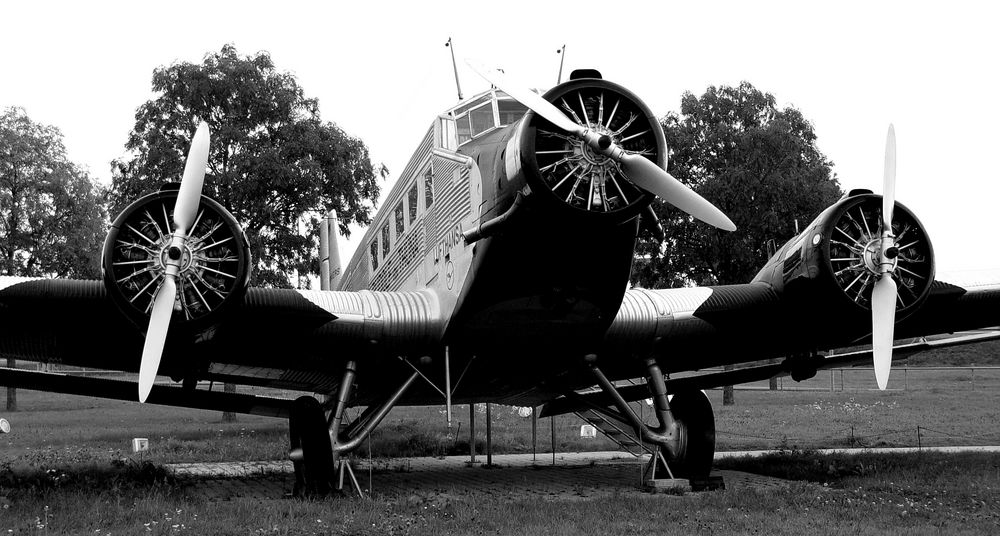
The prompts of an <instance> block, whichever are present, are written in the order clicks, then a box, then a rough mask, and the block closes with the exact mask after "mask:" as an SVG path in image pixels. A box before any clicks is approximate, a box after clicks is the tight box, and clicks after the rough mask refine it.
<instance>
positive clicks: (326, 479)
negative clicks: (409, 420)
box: [289, 361, 419, 496]
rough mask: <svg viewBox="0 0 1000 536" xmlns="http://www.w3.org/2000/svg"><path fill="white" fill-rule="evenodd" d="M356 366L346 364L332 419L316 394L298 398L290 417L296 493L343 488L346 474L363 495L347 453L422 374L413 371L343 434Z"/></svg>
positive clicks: (331, 415)
mask: <svg viewBox="0 0 1000 536" xmlns="http://www.w3.org/2000/svg"><path fill="white" fill-rule="evenodd" d="M356 370H357V369H356V365H355V363H354V362H353V361H349V362H348V363H347V365H346V366H345V368H344V375H343V378H342V379H341V382H340V389H339V391H338V392H337V401H336V405H335V406H334V408H333V412H332V413H331V414H330V419H329V421H327V420H326V418H325V417H324V415H323V410H322V407H321V406H320V404H319V402H317V401H316V399H315V398H313V397H311V396H304V397H301V398H299V399H298V400H296V401H295V404H294V406H293V408H292V414H291V416H290V419H289V434H290V436H291V454H290V457H291V458H292V462H293V465H294V466H295V489H294V494H295V495H296V496H302V495H305V496H322V495H326V494H329V493H330V492H331V491H332V490H338V491H343V489H344V477H345V475H346V476H347V477H349V479H350V481H351V484H352V485H353V488H354V490H355V491H356V492H357V493H358V494H359V495H361V494H362V490H361V486H360V485H358V481H357V479H356V478H355V477H354V470H353V469H352V468H351V466H350V462H349V461H348V460H346V459H344V455H346V454H349V453H351V452H353V451H354V449H356V448H358V447H359V446H360V445H361V443H362V442H363V441H364V440H365V439H366V438H367V437H368V436H369V435H370V434H371V433H372V431H373V430H374V429H375V427H376V426H378V424H379V423H380V422H382V419H384V418H385V416H386V415H387V414H388V413H389V410H391V409H392V408H393V407H394V406H395V405H396V402H398V401H399V399H400V397H402V396H403V393H405V392H406V390H407V389H408V388H409V387H410V385H412V384H413V381H414V380H416V379H417V377H418V376H419V372H416V371H414V372H413V374H411V375H410V376H409V377H408V378H407V379H406V380H405V381H404V382H403V383H402V384H401V385H400V386H399V387H398V388H397V389H396V391H395V392H394V393H393V394H392V395H391V396H389V398H388V399H386V400H385V401H383V402H382V404H380V405H377V406H376V405H372V406H369V407H368V408H367V409H366V410H365V412H364V413H362V414H361V416H360V417H359V418H358V419H357V420H356V421H355V422H354V423H352V425H351V426H350V427H348V428H347V431H346V433H343V434H342V433H341V431H340V430H341V425H342V424H343V422H344V414H345V413H346V411H347V406H348V403H349V402H350V400H351V392H352V390H353V388H354V380H355V376H356Z"/></svg>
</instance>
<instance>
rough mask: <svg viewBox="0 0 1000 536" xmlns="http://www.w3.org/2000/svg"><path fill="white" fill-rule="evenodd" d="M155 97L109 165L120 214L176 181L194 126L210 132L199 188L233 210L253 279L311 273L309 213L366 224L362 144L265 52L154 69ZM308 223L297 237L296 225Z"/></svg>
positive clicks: (269, 281)
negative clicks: (323, 115) (332, 213)
mask: <svg viewBox="0 0 1000 536" xmlns="http://www.w3.org/2000/svg"><path fill="white" fill-rule="evenodd" d="M153 91H155V92H157V93H158V94H159V96H157V97H156V98H154V99H153V100H150V101H148V102H146V103H145V104H143V105H142V106H141V107H139V109H138V111H137V112H136V124H135V127H134V129H133V130H132V132H131V134H130V135H129V139H128V142H127V143H126V146H125V147H126V149H127V150H128V151H129V155H128V157H126V158H124V159H122V160H117V161H115V162H114V165H113V168H114V170H113V180H112V202H113V205H114V209H115V210H116V211H117V210H121V209H122V208H124V207H125V205H126V204H127V203H129V202H131V201H133V200H134V199H135V198H137V197H138V196H139V195H141V194H143V193H145V192H148V191H152V190H155V189H156V188H158V187H159V186H160V185H161V184H162V183H163V182H167V181H177V180H180V178H181V176H182V175H183V172H184V162H185V157H186V155H187V151H188V146H189V144H190V140H191V138H192V137H193V134H194V130H195V127H196V126H197V123H198V122H199V121H201V120H204V121H206V122H208V124H209V126H210V127H211V130H212V144H211V151H210V153H209V160H208V174H207V175H206V177H205V187H204V193H205V194H206V195H209V196H211V197H214V198H215V199H217V200H218V201H219V202H220V203H222V204H223V205H224V206H226V208H228V209H229V210H230V211H232V213H233V215H234V216H235V217H236V219H237V220H239V222H240V224H241V225H242V226H243V228H244V230H245V231H246V234H247V238H248V240H249V241H250V249H251V252H252V254H253V257H254V259H255V262H256V266H255V269H254V276H253V280H252V284H255V285H261V284H263V285H272V286H278V287H287V286H289V283H288V274H290V273H292V272H293V271H294V270H299V271H300V272H304V271H311V272H315V271H318V270H317V267H316V266H314V265H315V262H316V261H315V257H316V256H315V255H314V254H313V251H314V248H315V247H317V244H318V242H317V235H318V232H317V231H316V230H317V229H318V227H317V224H318V215H319V214H322V213H323V212H325V211H326V210H328V209H335V210H336V211H337V214H338V215H339V216H340V218H341V231H342V232H344V233H345V234H346V233H347V224H348V223H349V222H352V221H353V222H355V223H358V224H361V225H365V224H368V223H369V221H370V219H369V212H370V210H371V206H372V202H373V201H374V200H375V199H377V197H378V185H377V183H376V175H378V174H380V173H381V174H382V175H384V174H385V173H386V170H385V168H384V167H379V168H376V167H375V166H373V165H372V163H371V161H370V159H369V156H368V148H367V147H366V146H365V144H364V143H363V142H362V141H361V140H359V139H357V138H352V137H350V136H348V135H347V134H345V133H344V132H343V131H342V130H340V129H339V128H338V127H337V126H336V125H334V124H332V123H328V122H323V121H322V120H321V119H320V114H319V103H318V101H317V100H316V99H309V98H306V97H305V96H304V94H303V91H302V88H301V87H299V85H298V83H297V81H296V79H295V77H294V76H293V75H292V74H289V73H286V72H279V71H278V70H277V69H276V68H275V66H274V63H273V62H272V61H271V57H270V56H269V55H268V54H267V53H266V52H259V53H257V54H255V55H252V56H246V57H241V56H240V55H239V54H238V53H237V51H236V49H235V47H233V46H232V45H226V46H224V47H222V50H221V51H220V52H218V53H212V54H208V55H206V56H205V59H204V61H203V62H202V63H201V64H192V63H175V64H173V65H169V66H166V67H160V68H157V69H156V70H154V71H153ZM303 219H307V220H309V222H310V225H311V229H310V232H309V233H308V236H302V234H303V233H302V232H300V230H299V221H301V220H303Z"/></svg>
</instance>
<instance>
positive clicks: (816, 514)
mask: <svg viewBox="0 0 1000 536" xmlns="http://www.w3.org/2000/svg"><path fill="white" fill-rule="evenodd" d="M869 372H870V371H869ZM854 373H855V372H853V371H852V372H849V373H848V374H847V375H846V376H847V381H846V384H845V385H844V389H845V390H840V387H839V384H836V385H835V388H834V390H832V391H831V390H830V389H829V387H830V382H829V377H827V378H825V381H822V380H824V378H821V377H819V378H817V379H814V380H812V381H813V382H817V381H819V382H820V384H822V385H825V387H826V389H825V390H823V389H822V388H821V387H818V386H817V384H812V385H810V384H808V383H807V384H806V385H798V384H797V385H796V387H799V388H800V389H799V390H791V389H790V388H791V387H793V386H792V385H791V384H790V383H786V384H784V385H783V387H784V388H785V390H781V391H768V390H760V389H751V390H738V391H737V392H736V402H737V403H736V405H734V406H723V405H722V404H721V392H719V391H710V392H709V396H710V397H711V399H712V401H713V404H715V408H716V419H717V427H718V439H719V449H720V450H732V449H758V448H773V447H785V448H786V451H785V454H784V455H783V457H778V458H774V457H771V458H758V459H735V460H727V461H725V462H722V463H724V464H726V467H728V468H731V469H738V470H744V471H752V472H760V473H762V474H770V475H774V476H779V477H781V478H786V479H790V480H792V481H793V482H792V483H791V484H790V485H789V486H787V487H781V488H775V489H771V488H769V489H766V490H749V491H748V490H743V491H742V492H738V493H737V492H733V491H726V492H713V493H705V494H690V495H686V496H683V497H674V496H665V495H645V494H636V493H630V494H622V495H620V496H619V495H617V494H615V495H611V496H608V497H605V498H602V499H579V500H568V499H550V498H546V497H540V496H538V495H537V494H531V493H525V492H520V491H517V490H513V491H497V492H495V493H492V494H489V495H486V496H475V497H465V496H458V497H452V498H449V499H441V498H440V497H435V496H433V495H426V494H422V493H421V491H420V490H414V492H413V493H411V494H407V495H405V496H378V497H375V498H373V499H371V500H358V499H338V500H330V501H319V502H310V501H294V500H259V499H255V500H245V499H235V500H231V501H222V502H209V501H208V500H206V499H205V498H203V497H198V496H190V495H188V494H187V493H186V491H185V489H186V488H185V487H184V486H180V485H179V484H178V483H177V482H176V481H175V480H174V479H173V478H172V477H171V476H170V475H169V474H167V473H166V472H165V471H164V470H163V469H162V467H161V466H160V464H162V463H167V462H182V461H229V460H258V459H260V460H263V459H283V458H284V457H285V456H286V453H287V448H288V446H287V437H286V433H287V432H286V423H285V422H284V421H282V420H278V419H270V418H263V417H253V416H240V417H239V420H238V421H237V422H236V423H223V422H221V414H220V413H218V412H208V411H195V410H184V409H176V408H164V407H157V406H150V405H144V406H140V405H138V404H135V403H128V402H118V401H108V400H101V399H92V398H82V397H71V396H64V395H56V394H50V393H37V392H32V391H25V390H21V391H19V393H18V395H19V402H20V406H21V408H22V411H19V412H16V413H9V414H6V415H3V416H4V417H6V418H7V419H8V420H10V421H11V424H12V433H10V434H6V435H2V436H0V534H3V533H4V532H8V533H20V534H123V533H124V534H139V533H150V534H172V533H177V532H190V533H193V534H486V533H489V534H522V533H549V534H583V535H586V534H602V535H603V534H606V533H612V534H617V533H632V534H653V533H655V534H670V533H677V534H691V533H698V534H714V533H759V534H772V533H775V534H777V533H787V534H801V533H817V532H821V533H830V534H837V533H843V534H906V535H907V536H911V535H913V534H931V533H947V534H962V533H966V534H991V533H993V534H995V533H997V532H998V531H1000V512H998V509H997V508H998V506H997V505H1000V493H998V490H1000V469H998V467H1000V457H998V456H996V455H983V454H980V455H962V456H946V455H935V454H926V453H925V454H920V455H913V456H884V455H872V454H868V455H862V456H825V457H824V456H819V455H816V454H814V453H809V452H804V451H803V450H802V449H808V448H813V447H836V446H850V445H869V446H874V445H893V446H909V445H916V444H917V441H918V431H917V430H918V427H920V432H919V434H920V438H919V441H920V442H921V444H923V445H960V444H997V443H998V442H1000V434H998V427H997V422H998V418H1000V389H993V388H983V387H982V385H981V384H980V385H979V386H977V387H976V388H975V389H973V387H972V385H971V383H970V382H969V381H968V380H963V379H962V378H963V374H966V372H955V371H937V372H935V371H924V372H921V373H920V374H923V375H924V380H922V382H923V383H921V382H915V383H914V385H911V386H908V389H907V390H905V391H904V390H901V389H897V390H890V391H887V392H878V391H872V390H869V389H867V388H866V387H865V385H864V382H868V381H870V380H869V379H865V378H864V377H863V376H862V371H857V374H858V375H859V376H858V377H859V378H861V379H859V380H856V382H855V381H854V380H851V376H852V375H853V374H854ZM820 374H821V375H822V374H824V373H823V372H821V373H820ZM911 374H915V373H911ZM897 376H898V374H895V373H894V379H895V378H896V377H897ZM835 381H839V376H837V377H836V378H835ZM802 387H805V389H806V390H803V389H801V388H802ZM639 406H640V407H642V406H643V405H641V404H640V405H639ZM484 409H485V408H483V407H480V408H477V413H476V419H477V436H478V439H477V443H480V444H481V443H482V441H483V439H484V435H485V415H484V413H481V412H480V411H482V410H484ZM352 411H356V410H352ZM644 412H645V413H646V415H647V416H648V410H646V409H644ZM468 415H469V408H468V406H459V407H456V408H455V417H456V418H455V421H454V422H453V427H452V428H451V430H450V431H449V429H448V428H447V426H446V423H445V416H444V411H443V408H442V407H422V408H397V409H395V410H393V412H392V413H391V414H390V416H389V417H388V418H387V420H386V422H385V423H384V424H383V426H382V427H380V429H379V431H378V433H377V434H376V435H375V437H374V438H373V441H372V453H373V455H374V456H399V455H412V454H421V453H423V454H443V453H449V452H463V449H467V448H468V430H469V425H468ZM554 422H555V431H556V448H557V450H558V451H561V452H565V451H570V450H606V449H609V448H612V445H611V444H610V443H609V442H607V440H605V439H602V438H598V439H584V438H581V437H580V433H579V432H580V429H579V427H580V425H581V422H580V421H579V419H578V418H576V417H575V416H570V415H566V416H560V417H557V418H556V419H555V421H554ZM492 425H493V438H494V448H495V451H496V452H530V451H531V445H532V443H531V419H530V418H523V417H520V416H519V415H518V414H517V413H516V412H515V411H512V409H511V408H509V407H502V406H500V407H494V408H493V418H492ZM133 437H148V438H149V439H150V442H151V448H150V451H149V452H148V453H146V454H144V455H143V456H142V458H140V457H139V456H137V455H133V454H132V453H131V452H130V451H129V445H130V442H131V438H133ZM550 438H551V428H550V420H549V419H541V420H540V421H539V427H538V442H537V443H538V445H537V446H538V450H539V452H549V451H550V449H551V439H550ZM364 450H365V454H367V449H364ZM142 462H153V463H149V464H146V463H142Z"/></svg>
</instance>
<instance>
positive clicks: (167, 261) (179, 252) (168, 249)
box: [160, 241, 194, 272]
mask: <svg viewBox="0 0 1000 536" xmlns="http://www.w3.org/2000/svg"><path fill="white" fill-rule="evenodd" d="M193 259H194V256H193V255H192V253H191V248H190V247H189V246H188V244H187V241H184V242H183V243H181V244H179V245H178V244H174V243H171V242H167V244H166V245H165V246H164V247H163V249H162V250H160V268H161V269H162V270H165V269H166V268H167V266H170V265H173V266H176V267H177V271H178V272H184V271H186V270H187V269H188V268H190V267H191V263H192V261H193Z"/></svg>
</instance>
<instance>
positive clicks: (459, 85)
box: [444, 37, 462, 100]
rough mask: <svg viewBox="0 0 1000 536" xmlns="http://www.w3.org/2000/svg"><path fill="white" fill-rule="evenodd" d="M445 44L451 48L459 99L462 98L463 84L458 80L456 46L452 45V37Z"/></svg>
mask: <svg viewBox="0 0 1000 536" xmlns="http://www.w3.org/2000/svg"><path fill="white" fill-rule="evenodd" d="M444 46H446V47H448V48H450V49H451V67H452V69H454V70H455V87H457V88H458V100H462V84H460V83H459V82H458V64H456V63H455V47H454V46H452V44H451V38H450V37H449V38H448V42H447V43H445V44H444Z"/></svg>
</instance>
